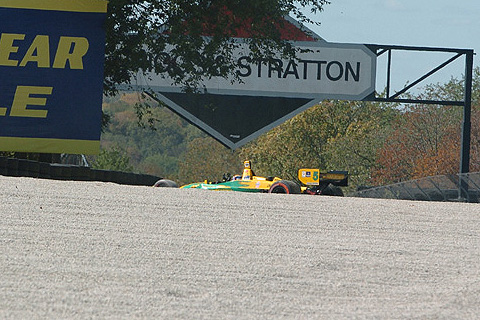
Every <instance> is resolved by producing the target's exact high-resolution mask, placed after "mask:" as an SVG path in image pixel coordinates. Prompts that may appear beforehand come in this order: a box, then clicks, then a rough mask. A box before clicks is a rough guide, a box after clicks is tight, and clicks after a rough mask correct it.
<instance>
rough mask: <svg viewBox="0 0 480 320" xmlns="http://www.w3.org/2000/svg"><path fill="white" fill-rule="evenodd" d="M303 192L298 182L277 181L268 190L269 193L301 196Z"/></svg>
mask: <svg viewBox="0 0 480 320" xmlns="http://www.w3.org/2000/svg"><path fill="white" fill-rule="evenodd" d="M301 192H302V189H301V188H300V186H299V185H298V184H297V183H296V182H294V181H289V180H280V181H277V182H275V183H274V184H272V185H271V186H270V189H268V193H286V194H299V193H301Z"/></svg>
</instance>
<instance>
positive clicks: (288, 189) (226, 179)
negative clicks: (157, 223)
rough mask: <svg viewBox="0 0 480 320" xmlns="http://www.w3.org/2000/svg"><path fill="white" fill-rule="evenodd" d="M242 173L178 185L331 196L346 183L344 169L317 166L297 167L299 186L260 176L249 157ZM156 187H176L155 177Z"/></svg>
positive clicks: (173, 183) (219, 189)
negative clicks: (253, 168) (335, 169)
mask: <svg viewBox="0 0 480 320" xmlns="http://www.w3.org/2000/svg"><path fill="white" fill-rule="evenodd" d="M243 166H244V169H243V173H242V175H234V176H232V175H230V174H228V173H227V174H224V176H223V179H222V180H221V181H217V182H211V181H207V180H205V181H203V182H195V183H191V184H187V185H184V186H181V187H180V188H182V189H191V188H198V189H206V190H217V191H242V192H268V193H286V194H300V193H304V194H315V195H319V194H323V195H332V196H343V191H342V190H341V189H340V188H339V187H341V186H347V185H348V172H347V171H320V170H319V169H300V170H298V180H299V181H300V182H301V183H302V184H303V186H300V185H299V184H298V183H297V182H295V181H290V180H283V179H281V178H279V177H261V176H257V175H255V173H254V172H253V170H252V164H251V161H250V160H246V161H245V162H244V163H243ZM155 186H156V187H176V184H175V182H173V181H169V180H163V179H162V180H159V181H157V183H155Z"/></svg>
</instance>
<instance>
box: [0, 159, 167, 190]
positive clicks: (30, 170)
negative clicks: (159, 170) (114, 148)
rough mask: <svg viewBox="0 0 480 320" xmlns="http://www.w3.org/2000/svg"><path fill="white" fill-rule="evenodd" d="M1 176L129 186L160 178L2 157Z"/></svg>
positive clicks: (152, 182)
mask: <svg viewBox="0 0 480 320" xmlns="http://www.w3.org/2000/svg"><path fill="white" fill-rule="evenodd" d="M0 175H3V176H14V177H32V178H42V179H54V180H74V181H101V182H113V183H118V184H127V185H144V186H153V185H154V184H155V182H156V181H158V180H159V179H161V178H160V177H157V176H153V175H148V174H138V173H131V172H121V171H111V170H99V169H92V168H90V167H84V166H76V165H68V164H57V163H45V162H38V161H33V160H25V159H16V158H8V157H0Z"/></svg>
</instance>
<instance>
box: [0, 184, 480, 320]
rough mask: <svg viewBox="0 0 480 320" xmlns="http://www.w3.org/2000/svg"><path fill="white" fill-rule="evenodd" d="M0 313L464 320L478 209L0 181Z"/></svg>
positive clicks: (474, 280) (476, 258) (474, 304)
mask: <svg viewBox="0 0 480 320" xmlns="http://www.w3.org/2000/svg"><path fill="white" fill-rule="evenodd" d="M0 186H1V190H2V191H1V192H2V196H1V199H2V201H1V203H0V212H1V221H2V223H1V226H0V253H1V254H0V318H1V319H38V318H42V319H45V318H48V319H71V318H77V319H91V318H99V319H132V318H150V319H353V318H356V319H476V318H477V319H478V315H479V314H480V303H479V299H480V247H479V246H480V238H479V237H480V206H479V205H478V204H465V203H440V202H411V201H398V200H377V199H360V198H336V197H322V196H307V195H280V194H247V193H239V192H215V191H204V190H192V189H190V190H181V189H170V188H152V187H138V186H122V185H116V184H113V183H99V182H71V181H50V180H42V179H30V178H14V177H2V176H0Z"/></svg>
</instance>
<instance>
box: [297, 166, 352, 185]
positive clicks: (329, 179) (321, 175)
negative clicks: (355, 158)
mask: <svg viewBox="0 0 480 320" xmlns="http://www.w3.org/2000/svg"><path fill="white" fill-rule="evenodd" d="M298 180H300V182H301V183H303V184H304V185H306V186H318V185H320V184H329V183H331V184H333V185H335V186H339V187H346V186H348V171H336V170H333V171H321V170H320V169H299V170H298Z"/></svg>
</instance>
